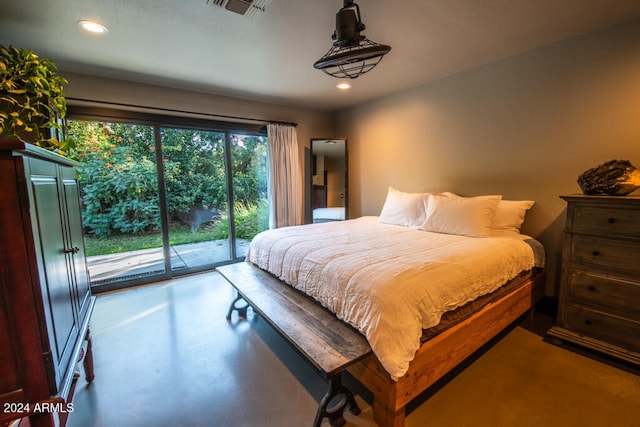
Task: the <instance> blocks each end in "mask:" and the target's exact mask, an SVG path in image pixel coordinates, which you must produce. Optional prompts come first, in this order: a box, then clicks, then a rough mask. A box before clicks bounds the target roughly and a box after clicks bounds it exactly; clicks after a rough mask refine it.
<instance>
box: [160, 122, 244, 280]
mask: <svg viewBox="0 0 640 427" xmlns="http://www.w3.org/2000/svg"><path fill="white" fill-rule="evenodd" d="M161 140H162V160H163V166H164V183H165V192H166V204H167V215H168V231H169V247H170V251H171V253H170V255H171V269H172V270H174V271H175V270H181V269H194V268H197V269H199V268H201V267H206V266H213V265H215V264H217V263H221V262H224V261H229V260H231V259H232V253H231V250H230V246H229V243H230V239H229V218H228V210H229V196H228V191H227V165H226V161H225V152H226V150H225V133H224V132H212V131H199V130H192V129H178V128H162V129H161Z"/></svg>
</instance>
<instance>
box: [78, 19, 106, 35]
mask: <svg viewBox="0 0 640 427" xmlns="http://www.w3.org/2000/svg"><path fill="white" fill-rule="evenodd" d="M78 25H79V26H80V27H81V28H82V29H83V30H86V31H89V32H90V33H95V34H104V33H107V32H109V30H108V29H107V27H105V26H104V25H102V24H100V23H98V22H95V21H84V20H83V21H78Z"/></svg>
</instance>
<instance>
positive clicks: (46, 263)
mask: <svg viewBox="0 0 640 427" xmlns="http://www.w3.org/2000/svg"><path fill="white" fill-rule="evenodd" d="M31 183H32V190H33V199H34V200H33V203H32V209H33V210H34V211H33V212H32V216H34V215H35V220H36V223H37V224H38V232H39V235H38V237H39V240H40V241H39V245H40V251H41V253H42V262H43V266H42V268H43V269H42V271H43V274H44V280H43V281H42V283H43V285H44V287H45V289H43V292H46V293H47V294H48V295H47V298H44V301H45V303H47V304H48V307H45V310H47V311H48V313H49V316H47V317H48V318H49V319H50V322H51V328H50V334H49V338H50V340H51V341H52V342H51V343H50V344H51V346H52V351H54V354H53V355H52V356H53V357H54V361H55V365H56V366H57V367H58V372H56V384H59V381H60V379H61V376H62V373H63V372H64V370H65V369H66V366H67V364H68V362H69V359H70V358H71V352H72V350H73V344H74V342H75V338H76V336H77V334H78V331H77V319H76V318H75V315H74V314H75V313H74V311H73V310H72V309H70V308H71V307H73V300H72V293H71V287H70V281H69V280H70V278H69V275H68V268H67V254H66V253H65V247H64V242H65V236H64V231H63V230H64V223H63V218H62V216H61V209H60V193H59V191H58V187H57V179H56V177H43V176H32V177H31Z"/></svg>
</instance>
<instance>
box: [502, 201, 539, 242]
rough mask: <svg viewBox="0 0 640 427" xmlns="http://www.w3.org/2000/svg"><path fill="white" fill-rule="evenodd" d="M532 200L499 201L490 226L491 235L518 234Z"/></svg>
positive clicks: (532, 202) (532, 203)
mask: <svg viewBox="0 0 640 427" xmlns="http://www.w3.org/2000/svg"><path fill="white" fill-rule="evenodd" d="M534 204H535V202H534V201H533V200H501V201H500V203H498V208H497V209H496V214H495V216H494V217H493V222H492V224H491V235H504V234H512V233H515V234H520V227H522V223H523V222H524V217H525V215H526V214H527V211H528V210H529V209H531V207H532V206H533V205H534Z"/></svg>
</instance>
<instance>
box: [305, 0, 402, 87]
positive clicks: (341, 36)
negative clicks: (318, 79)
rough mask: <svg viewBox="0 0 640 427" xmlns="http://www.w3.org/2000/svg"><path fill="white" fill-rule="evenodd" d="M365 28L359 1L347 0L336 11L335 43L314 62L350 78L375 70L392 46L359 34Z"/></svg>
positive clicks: (321, 68) (333, 36) (332, 72)
mask: <svg viewBox="0 0 640 427" xmlns="http://www.w3.org/2000/svg"><path fill="white" fill-rule="evenodd" d="M364 29H365V26H364V24H363V23H362V20H361V19H360V8H359V7H358V5H357V4H355V3H354V2H353V0H344V6H343V7H342V9H340V10H339V11H338V13H337V14H336V30H335V31H334V33H333V35H332V36H331V38H332V39H333V40H335V41H334V42H333V46H331V49H329V51H328V52H327V53H325V54H324V56H323V57H322V58H320V59H318V60H317V61H316V62H315V63H314V64H313V66H314V67H315V68H317V69H319V70H322V71H324V72H325V73H327V74H329V75H330V76H333V77H338V78H350V79H355V78H357V77H359V76H361V75H363V74H364V73H366V72H368V71H370V70H372V69H373V68H374V67H375V66H376V65H378V63H379V62H380V60H381V59H382V57H383V56H384V55H386V54H387V53H389V51H390V50H391V47H390V46H387V45H384V44H379V43H375V42H372V41H371V40H369V39H368V38H366V37H365V36H363V35H360V32H361V31H364Z"/></svg>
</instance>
